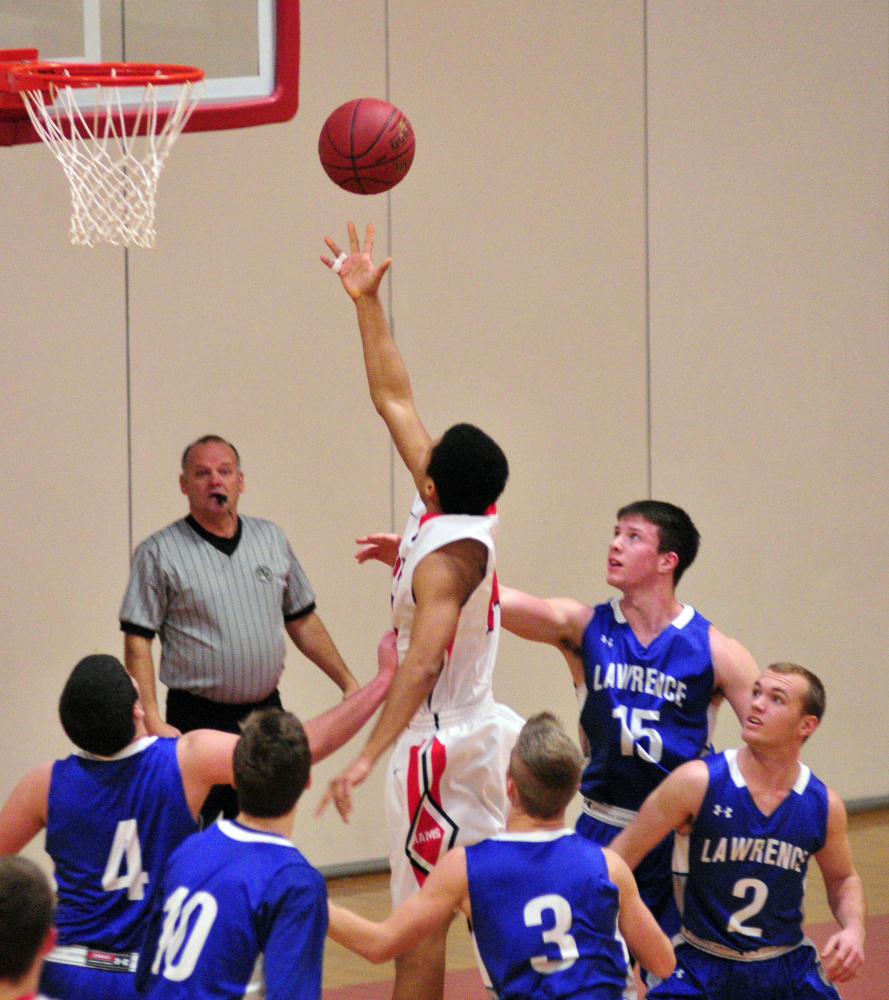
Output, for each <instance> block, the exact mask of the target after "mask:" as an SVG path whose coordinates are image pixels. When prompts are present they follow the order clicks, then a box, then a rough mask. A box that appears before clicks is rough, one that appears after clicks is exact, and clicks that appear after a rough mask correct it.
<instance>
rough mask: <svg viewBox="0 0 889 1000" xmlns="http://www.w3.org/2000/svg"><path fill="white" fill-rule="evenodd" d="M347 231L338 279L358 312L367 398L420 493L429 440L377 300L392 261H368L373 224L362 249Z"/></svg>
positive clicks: (351, 228) (334, 250)
mask: <svg viewBox="0 0 889 1000" xmlns="http://www.w3.org/2000/svg"><path fill="white" fill-rule="evenodd" d="M348 229H349V251H350V253H349V256H348V257H347V258H346V259H345V260H344V261H342V263H341V264H340V269H339V276H340V280H341V281H342V283H343V287H344V288H345V289H346V291H347V292H348V294H349V297H350V298H351V299H352V301H353V302H354V303H355V309H356V311H357V314H358V329H359V330H360V332H361V344H362V347H363V349H364V366H365V368H366V370H367V384H368V387H369V389H370V398H371V400H372V401H373V404H374V407H375V408H376V411H377V413H379V415H380V416H381V417H382V418H383V420H384V421H385V422H386V426H387V427H388V428H389V433H390V434H391V435H392V440H393V442H394V443H395V447H396V448H397V449H398V454H399V455H401V458H402V461H403V462H404V463H405V465H406V466H407V467H408V469H409V470H410V472H411V475H412V476H413V477H414V481H415V482H416V484H417V489H421V488H422V483H423V476H424V474H425V472H426V462H427V458H428V452H429V447H430V445H431V444H432V438H431V437H430V436H429V434H428V433H427V431H426V428H425V427H424V426H423V424H422V423H421V421H420V418H419V416H418V414H417V409H416V407H415V406H414V397H413V392H412V391H411V383H410V378H409V377H408V374H407V368H405V365H404V361H403V360H402V357H401V354H400V353H399V351H398V348H397V347H396V345H395V341H394V340H393V338H392V334H391V332H390V330H389V321H388V320H387V319H386V312H385V310H384V309H383V303H382V302H381V301H380V296H379V288H380V282H381V281H382V279H383V275H384V274H385V273H386V271H388V269H389V265H390V264H391V263H392V260H391V258H386V260H384V261H383V263H382V264H380V266H379V267H375V266H374V264H373V261H372V260H371V253H372V251H373V238H374V228H373V225H372V224H371V225H369V226H368V227H367V234H366V236H365V239H364V249H363V250H362V249H361V248H360V246H359V243H358V234H357V233H356V231H355V224H354V223H353V222H350V223H349V224H348ZM324 242H325V243H326V244H327V246H328V247H329V248H330V251H331V253H332V254H333V255H334V257H335V258H336V259H337V260H338V259H339V257H340V256H341V254H340V249H339V245H338V244H337V243H335V242H334V241H333V240H332V239H330V237H325V239H324ZM321 261H322V263H324V264H326V265H327V266H328V267H330V268H333V267H334V263H335V261H334V260H331V259H330V258H329V257H322V258H321Z"/></svg>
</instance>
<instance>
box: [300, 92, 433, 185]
mask: <svg viewBox="0 0 889 1000" xmlns="http://www.w3.org/2000/svg"><path fill="white" fill-rule="evenodd" d="M414 147H415V142H414V130H413V129H412V128H411V123H410V122H409V121H408V120H407V118H406V117H405V116H404V115H403V114H402V112H401V111H399V110H398V108H396V107H395V106H394V105H392V104H390V103H389V102H388V101H381V100H379V99H378V98H376V97H359V98H358V99H357V100H354V101H348V102H347V103H346V104H342V105H340V107H338V108H337V109H336V111H334V112H332V113H331V114H330V116H329V117H328V119H327V121H326V122H325V123H324V128H322V129H321V137H320V138H319V139H318V156H319V157H320V158H321V166H322V167H324V170H325V172H326V174H327V176H328V177H329V178H330V179H331V180H332V181H333V182H334V184H338V185H339V186H340V187H341V188H343V189H344V190H345V191H351V192H352V194H380V193H381V192H382V191H388V190H389V188H392V187H395V185H396V184H397V183H398V182H399V181H401V180H403V179H404V177H405V176H406V174H407V172H408V170H410V167H411V163H413V160H414Z"/></svg>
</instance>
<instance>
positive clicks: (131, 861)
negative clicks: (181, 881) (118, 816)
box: [102, 819, 148, 899]
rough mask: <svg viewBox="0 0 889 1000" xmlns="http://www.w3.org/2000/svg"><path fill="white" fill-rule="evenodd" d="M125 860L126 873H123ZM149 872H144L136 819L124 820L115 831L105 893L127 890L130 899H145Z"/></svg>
mask: <svg viewBox="0 0 889 1000" xmlns="http://www.w3.org/2000/svg"><path fill="white" fill-rule="evenodd" d="M124 860H126V865H127V868H126V871H125V872H123V873H121V868H122V867H123V863H124ZM147 881H148V872H144V871H142V849H141V848H140V847H139V831H138V829H137V827H136V821H135V820H134V819H122V820H121V821H120V822H119V823H118V824H117V829H116V830H115V831H114V842H113V843H112V845H111V852H110V853H109V855H108V863H107V864H106V865H105V873H104V874H103V875H102V888H103V889H104V890H105V892H115V891H116V890H117V889H126V890H127V898H128V899H144V898H145V883H146V882H147Z"/></svg>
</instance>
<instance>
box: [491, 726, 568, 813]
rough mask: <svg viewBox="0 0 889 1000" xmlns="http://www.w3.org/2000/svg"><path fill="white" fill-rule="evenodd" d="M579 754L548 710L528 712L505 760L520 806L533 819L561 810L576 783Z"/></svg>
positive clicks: (566, 803)
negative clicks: (531, 714) (526, 719)
mask: <svg viewBox="0 0 889 1000" xmlns="http://www.w3.org/2000/svg"><path fill="white" fill-rule="evenodd" d="M582 771H583V755H582V754H581V752H580V750H579V749H578V747H577V746H576V745H575V744H574V742H573V741H572V740H571V738H570V737H569V736H568V734H567V733H566V732H565V730H564V729H563V728H562V726H561V724H560V723H559V720H558V719H557V718H556V717H555V716H554V715H553V714H552V713H551V712H540V713H539V714H537V715H533V716H531V718H530V719H528V721H527V722H526V723H525V725H524V726H523V727H522V731H521V732H520V733H519V738H518V740H516V745H515V747H513V751H512V756H511V757H510V760H509V775H510V777H511V778H512V780H513V782H515V786H516V792H517V793H518V796H519V802H520V803H521V806H522V808H523V809H524V810H525V812H526V813H527V814H528V815H529V816H533V817H535V818H536V819H553V818H554V817H556V816H558V815H559V813H561V812H564V810H565V809H566V807H567V806H568V803H569V802H570V801H571V799H572V798H573V797H574V793H575V792H576V791H577V789H578V787H579V785H580V775H581V773H582Z"/></svg>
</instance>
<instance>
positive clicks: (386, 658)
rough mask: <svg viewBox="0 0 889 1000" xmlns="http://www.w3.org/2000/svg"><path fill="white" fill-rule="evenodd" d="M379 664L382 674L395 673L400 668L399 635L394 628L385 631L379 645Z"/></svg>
mask: <svg viewBox="0 0 889 1000" xmlns="http://www.w3.org/2000/svg"><path fill="white" fill-rule="evenodd" d="M377 665H378V666H379V668H380V669H379V672H380V673H381V674H387V673H393V674H394V673H395V671H396V670H397V669H398V636H397V635H396V633H395V630H394V629H391V628H390V629H389V631H388V632H385V633H384V634H383V638H382V639H380V641H379V643H378V645H377Z"/></svg>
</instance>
